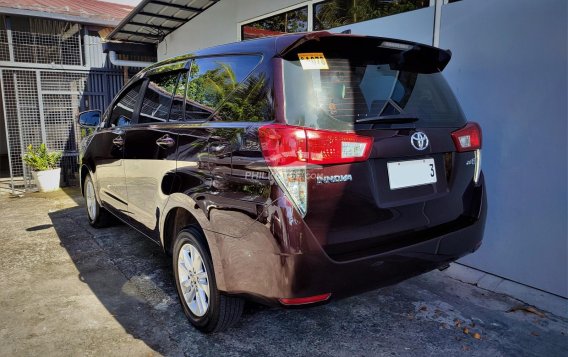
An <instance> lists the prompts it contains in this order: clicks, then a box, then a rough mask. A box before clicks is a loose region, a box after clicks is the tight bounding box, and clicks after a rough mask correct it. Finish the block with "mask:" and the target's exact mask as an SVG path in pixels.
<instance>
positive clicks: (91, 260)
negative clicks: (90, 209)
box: [29, 197, 274, 355]
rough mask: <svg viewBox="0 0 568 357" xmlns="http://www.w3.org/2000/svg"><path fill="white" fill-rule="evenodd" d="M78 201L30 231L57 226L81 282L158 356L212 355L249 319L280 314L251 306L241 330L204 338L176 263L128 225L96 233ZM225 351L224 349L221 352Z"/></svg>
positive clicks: (115, 226) (51, 213)
mask: <svg viewBox="0 0 568 357" xmlns="http://www.w3.org/2000/svg"><path fill="white" fill-rule="evenodd" d="M73 199H74V200H75V202H77V203H79V204H80V205H79V206H77V207H71V208H66V209H63V210H59V211H54V212H50V213H49V217H50V219H51V222H52V224H51V225H42V226H35V227H31V228H30V229H29V230H31V231H33V230H41V229H46V227H51V226H53V227H54V228H55V231H56V233H57V236H58V238H59V240H60V245H61V246H62V247H64V248H65V249H66V251H67V254H68V255H69V257H70V258H71V259H72V261H73V263H74V265H75V267H76V268H77V270H78V271H79V274H78V276H77V278H78V279H79V280H80V281H81V282H83V283H85V284H87V285H88V287H89V288H90V290H91V291H92V292H93V294H95V295H96V297H97V298H98V300H99V301H100V302H101V303H102V304H103V305H104V307H105V308H106V309H107V311H108V312H109V313H110V314H111V315H112V316H113V317H114V318H115V319H116V320H117V321H118V322H119V323H120V324H121V326H122V327H123V328H124V330H125V331H126V332H127V333H128V334H130V335H132V336H133V337H135V338H136V339H139V340H142V341H144V342H145V343H146V344H147V345H148V346H149V347H150V348H152V349H153V350H155V351H156V352H159V353H162V354H165V355H172V354H173V355H177V354H184V353H185V349H186V347H187V346H188V345H191V346H192V348H196V347H197V348H198V350H199V351H201V352H200V353H204V352H205V353H206V354H208V353H211V352H212V351H209V352H207V351H208V350H207V345H208V344H210V343H212V342H214V343H216V344H217V343H219V342H220V341H225V342H226V341H227V336H230V335H231V334H232V333H234V332H236V331H239V330H238V329H239V328H240V329H242V328H243V327H244V328H245V329H246V325H247V319H248V318H249V317H251V318H252V315H256V314H258V313H261V312H269V311H274V309H269V308H267V307H264V306H261V305H257V304H253V303H247V305H246V307H245V312H244V314H243V315H244V317H243V319H242V321H241V322H240V326H239V327H237V329H235V328H234V329H231V330H229V332H226V333H219V334H213V335H204V334H202V333H200V332H198V331H197V330H195V329H194V328H193V327H192V326H191V325H190V324H189V322H188V321H187V319H186V318H185V316H184V314H183V311H182V309H181V306H180V305H179V302H178V297H177V293H176V290H175V284H174V281H173V273H172V267H171V257H170V256H168V255H166V254H165V253H164V252H163V251H162V249H161V248H160V247H159V246H158V245H157V244H155V243H154V242H153V241H151V240H150V239H147V238H146V237H144V236H142V235H141V234H140V233H138V232H136V231H135V230H134V229H132V228H130V227H129V226H127V225H125V224H121V223H118V222H117V223H115V224H113V225H112V226H111V227H108V228H102V229H95V228H93V227H91V226H90V225H89V224H88V222H87V217H86V212H85V209H84V207H83V204H84V203H83V202H82V198H77V197H74V198H73ZM44 226H45V227H44ZM229 340H232V339H229ZM235 341H237V339H236V338H235ZM197 342H199V343H197ZM196 343H197V344H196ZM230 344H231V343H229V345H230ZM225 347H227V348H228V346H225ZM225 347H224V346H220V348H221V350H224V348H225Z"/></svg>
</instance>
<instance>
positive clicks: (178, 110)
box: [170, 71, 187, 121]
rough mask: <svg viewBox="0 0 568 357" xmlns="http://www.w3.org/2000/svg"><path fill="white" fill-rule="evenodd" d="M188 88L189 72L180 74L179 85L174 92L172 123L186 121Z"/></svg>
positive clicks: (171, 112)
mask: <svg viewBox="0 0 568 357" xmlns="http://www.w3.org/2000/svg"><path fill="white" fill-rule="evenodd" d="M186 88H187V71H184V72H182V73H180V76H179V80H178V84H177V86H176V90H175V92H174V98H173V102H172V110H171V111H170V121H182V120H183V119H184V117H183V104H184V98H185V91H186Z"/></svg>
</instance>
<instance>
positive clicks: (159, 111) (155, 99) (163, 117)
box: [138, 72, 179, 123]
mask: <svg viewBox="0 0 568 357" xmlns="http://www.w3.org/2000/svg"><path fill="white" fill-rule="evenodd" d="M178 77H179V72H168V73H163V74H158V75H154V76H150V79H149V81H148V87H146V93H145V94H144V100H143V101H142V108H141V109H140V119H139V120H138V122H139V123H155V122H165V121H167V120H168V115H169V114H170V106H171V104H172V95H173V93H174V91H175V89H176V84H177V79H178Z"/></svg>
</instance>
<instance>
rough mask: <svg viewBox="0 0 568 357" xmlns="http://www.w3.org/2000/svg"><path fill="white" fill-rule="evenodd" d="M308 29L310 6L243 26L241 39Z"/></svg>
mask: <svg viewBox="0 0 568 357" xmlns="http://www.w3.org/2000/svg"><path fill="white" fill-rule="evenodd" d="M305 31H308V7H307V6H304V7H301V8H299V9H294V10H290V11H287V12H283V13H281V14H278V15H274V16H270V17H267V18H264V19H262V20H258V21H254V22H250V23H248V24H246V25H243V26H241V39H243V40H248V39H251V38H258V37H265V36H274V35H281V34H284V33H292V32H305Z"/></svg>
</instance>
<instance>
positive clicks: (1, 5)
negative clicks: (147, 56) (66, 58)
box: [0, 0, 133, 24]
mask: <svg viewBox="0 0 568 357" xmlns="http://www.w3.org/2000/svg"><path fill="white" fill-rule="evenodd" d="M9 9H14V10H20V11H19V12H11V11H2V10H9ZM132 9H133V7H132V6H128V5H122V4H115V3H112V2H110V1H100V0H17V1H14V0H0V13H1V12H6V13H8V12H9V13H18V14H22V15H24V14H28V15H30V16H34V15H39V16H41V13H45V14H46V15H48V16H46V17H53V16H49V15H66V16H70V17H76V18H79V19H81V18H83V19H85V22H87V23H101V24H118V23H119V21H120V20H122V19H123V18H125V17H126V16H127V15H128V14H129V13H130V11H132ZM26 11H29V12H30V13H26ZM32 12H33V13H32ZM55 17H56V16H55ZM97 20H98V21H97Z"/></svg>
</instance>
